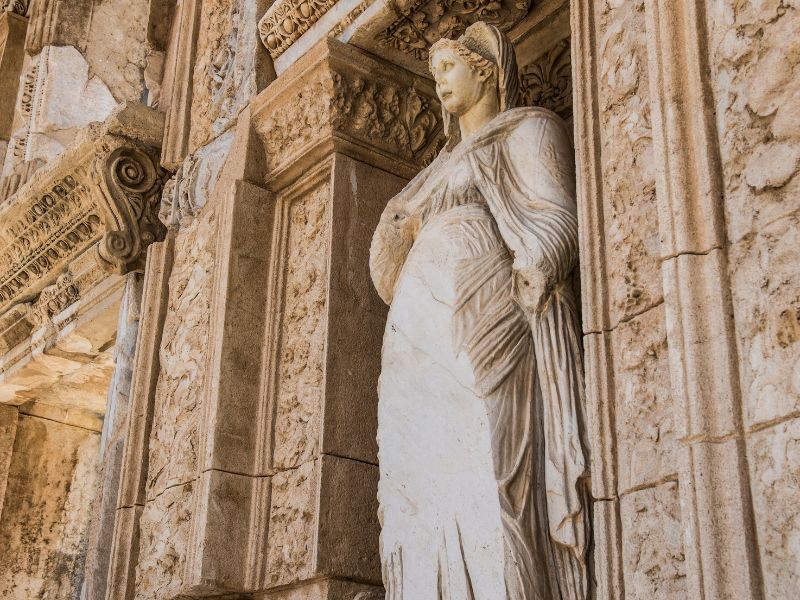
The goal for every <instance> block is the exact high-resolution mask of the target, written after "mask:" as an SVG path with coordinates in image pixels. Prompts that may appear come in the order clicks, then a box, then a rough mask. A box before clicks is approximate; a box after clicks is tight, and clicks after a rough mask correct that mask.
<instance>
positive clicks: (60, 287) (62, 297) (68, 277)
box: [33, 272, 80, 324]
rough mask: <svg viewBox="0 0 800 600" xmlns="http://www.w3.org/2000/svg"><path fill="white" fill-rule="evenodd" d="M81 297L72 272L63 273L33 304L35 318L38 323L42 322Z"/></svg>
mask: <svg viewBox="0 0 800 600" xmlns="http://www.w3.org/2000/svg"><path fill="white" fill-rule="evenodd" d="M78 298H80V293H79V292H78V286H77V285H75V282H74V281H73V280H72V274H71V273H69V272H67V273H63V274H62V275H60V276H59V277H58V279H56V282H55V283H54V284H53V285H49V286H47V287H46V288H44V289H43V290H42V293H41V294H39V298H38V300H36V302H35V303H34V304H33V319H34V321H35V322H36V324H41V323H43V322H45V321H47V320H48V319H50V318H51V317H53V315H57V314H58V313H60V312H61V311H62V310H64V309H65V308H67V307H68V306H70V305H71V304H73V303H74V302H76V301H77V300H78Z"/></svg>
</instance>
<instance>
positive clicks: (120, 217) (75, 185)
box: [0, 136, 165, 316]
mask: <svg viewBox="0 0 800 600" xmlns="http://www.w3.org/2000/svg"><path fill="white" fill-rule="evenodd" d="M163 178H164V172H163V171H162V170H161V168H160V167H159V166H158V155H157V152H156V151H154V150H151V149H145V148H140V147H138V146H137V145H135V144H131V143H130V141H129V140H126V139H125V138H120V137H116V136H106V137H104V138H102V139H101V140H99V141H88V142H85V143H84V144H82V145H80V146H78V147H77V148H75V149H74V150H73V151H71V152H68V153H66V154H65V155H64V156H63V160H62V161H59V163H57V164H55V165H53V166H52V168H50V169H48V170H47V171H45V170H40V171H39V172H38V173H37V174H36V175H35V176H34V177H33V178H32V180H31V181H30V182H28V184H26V185H25V186H24V187H22V188H21V189H20V190H19V191H18V192H17V193H16V194H15V195H14V196H12V197H11V199H10V200H9V202H7V203H6V204H5V205H4V207H3V209H2V211H0V314H2V313H3V312H5V311H6V310H7V309H8V308H10V307H12V306H13V305H14V304H17V303H20V302H27V301H30V300H32V299H34V298H36V296H37V295H39V304H40V305H45V306H47V307H49V308H47V310H49V311H51V312H52V310H56V308H58V307H59V306H60V307H61V310H63V308H64V307H66V306H67V305H68V303H69V302H70V301H73V300H74V299H75V298H74V293H73V290H71V288H70V286H69V284H66V283H65V281H62V280H59V279H58V278H59V276H61V275H62V273H64V270H65V269H66V267H67V266H68V265H69V264H70V263H72V261H74V260H75V259H76V258H78V257H79V256H81V255H83V254H84V253H85V252H86V251H88V250H90V248H91V247H92V246H93V245H94V244H97V252H98V260H99V261H100V263H101V264H102V266H103V268H104V269H105V270H106V271H108V272H120V273H122V272H126V271H129V270H134V269H139V268H141V267H142V266H143V261H144V251H145V249H146V248H147V246H148V245H149V244H150V243H152V242H153V241H156V240H160V239H161V238H162V237H163V236H164V234H165V228H164V226H163V224H161V223H160V222H159V221H158V216H157V213H158V202H159V200H160V193H161V186H162V181H163ZM59 281H60V282H61V283H59ZM53 285H55V286H56V287H55V288H53V287H52V286H53ZM44 290H49V291H47V293H45V292H44ZM42 294H44V296H42ZM56 305H58V306H56ZM39 314H40V316H41V315H42V314H43V313H42V312H41V311H39Z"/></svg>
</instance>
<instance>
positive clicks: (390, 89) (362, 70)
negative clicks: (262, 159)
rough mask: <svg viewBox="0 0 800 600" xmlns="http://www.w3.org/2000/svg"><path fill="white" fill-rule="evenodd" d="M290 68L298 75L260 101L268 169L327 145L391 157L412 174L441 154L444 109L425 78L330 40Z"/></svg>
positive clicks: (260, 127)
mask: <svg viewBox="0 0 800 600" xmlns="http://www.w3.org/2000/svg"><path fill="white" fill-rule="evenodd" d="M313 63H316V64H313ZM293 69H296V72H297V74H298V75H299V76H298V77H292V76H290V77H286V78H285V80H284V85H283V86H282V87H280V88H278V87H276V86H271V87H270V88H268V89H267V90H265V92H264V93H262V96H261V98H259V99H258V100H257V101H256V103H255V106H256V107H257V108H256V109H255V111H254V112H255V113H256V115H257V116H256V117H255V119H254V121H255V123H256V129H257V131H259V133H260V134H261V138H262V140H263V143H264V147H265V150H266V158H267V166H268V170H269V171H270V172H272V173H274V172H277V171H280V170H281V169H282V168H284V167H285V166H287V165H288V164H290V163H292V162H293V161H295V160H296V159H297V158H298V157H300V156H301V155H308V156H311V155H310V154H309V151H311V150H313V149H315V147H318V146H320V145H321V144H325V143H329V142H330V143H333V145H334V146H336V145H339V146H348V147H349V148H351V149H353V150H356V149H357V148H364V149H369V150H370V152H372V153H373V155H374V154H375V153H377V154H381V155H383V156H385V157H391V159H392V160H393V161H394V163H395V164H396V165H400V166H401V167H403V166H407V167H408V172H409V173H412V174H413V172H416V171H417V170H418V169H419V168H420V167H421V166H423V165H425V164H427V162H429V160H430V158H431V156H433V154H434V153H435V152H436V150H437V149H438V146H437V141H438V138H439V137H440V133H441V111H440V108H439V103H438V100H436V96H435V92H434V90H433V86H432V84H431V83H430V82H429V81H428V80H425V79H423V78H420V77H416V76H414V75H412V74H411V73H409V72H408V71H405V70H403V69H399V68H397V67H395V66H394V65H389V64H386V63H383V62H382V61H377V60H375V59H374V58H373V57H371V56H368V55H366V54H365V53H363V52H360V51H359V50H357V49H355V48H352V47H350V46H345V45H343V44H341V43H340V42H337V41H336V40H333V39H328V40H326V41H323V42H321V43H320V44H318V45H317V46H316V47H315V48H314V49H313V50H312V51H311V52H309V53H308V54H307V55H306V56H305V57H303V60H302V61H299V62H298V63H297V64H295V65H294V66H293Z"/></svg>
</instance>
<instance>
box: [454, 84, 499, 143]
mask: <svg viewBox="0 0 800 600" xmlns="http://www.w3.org/2000/svg"><path fill="white" fill-rule="evenodd" d="M499 112H500V105H499V102H498V99H497V94H495V93H487V94H484V95H483V97H482V98H481V99H480V100H478V102H476V103H475V104H474V105H473V106H472V108H470V109H469V110H468V111H467V112H465V113H464V114H463V115H461V116H460V117H459V118H458V126H459V128H460V129H461V139H464V138H465V137H467V136H469V135H471V134H473V133H475V132H476V131H479V130H480V129H481V128H482V127H483V126H484V125H486V124H487V123H488V122H489V121H491V120H492V119H494V118H495V117H496V116H497V115H498V113H499Z"/></svg>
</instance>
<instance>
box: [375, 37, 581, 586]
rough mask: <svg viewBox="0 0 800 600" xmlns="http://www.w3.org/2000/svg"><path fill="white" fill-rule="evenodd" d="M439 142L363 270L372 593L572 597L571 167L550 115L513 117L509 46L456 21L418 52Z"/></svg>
mask: <svg viewBox="0 0 800 600" xmlns="http://www.w3.org/2000/svg"><path fill="white" fill-rule="evenodd" d="M429 64H430V69H431V72H432V74H433V76H434V78H435V79H436V89H437V93H438V95H439V97H440V99H441V101H442V107H443V116H444V121H445V127H446V131H447V134H448V143H447V145H446V146H445V148H444V149H443V150H442V151H441V153H440V154H439V155H438V157H437V158H436V159H435V160H434V162H433V163H432V164H431V165H430V166H428V167H427V168H426V169H425V170H423V171H422V172H421V173H420V174H419V175H418V176H417V177H416V178H415V179H413V180H412V181H411V182H410V183H409V184H408V185H407V186H406V188H405V189H404V190H403V191H402V192H401V193H400V194H398V195H397V196H396V197H394V198H393V199H392V200H390V201H389V203H388V205H387V207H386V209H385V211H384V213H383V216H382V218H381V221H380V224H379V225H378V227H377V229H376V231H375V235H374V238H373V241H372V247H371V253H370V270H371V274H372V279H373V282H374V284H375V287H376V289H377V290H378V293H379V294H380V296H381V297H382V298H383V300H384V301H385V302H386V303H387V304H389V305H390V306H391V308H390V311H389V316H388V321H387V324H386V332H385V336H384V342H383V358H382V371H381V379H380V384H379V406H378V443H379V452H380V453H379V458H380V483H379V491H378V498H379V501H380V517H381V524H382V532H381V541H380V549H381V561H382V566H383V579H384V584H385V586H386V593H387V595H386V597H387V600H439V599H453V600H461V599H464V600H472V599H476V600H502V599H510V600H585V599H587V598H588V597H589V587H590V585H591V583H590V577H589V574H588V569H587V563H588V560H587V559H588V552H589V550H588V549H589V546H590V530H589V510H588V504H587V503H588V491H587V489H588V487H587V486H588V481H587V480H588V476H589V465H588V455H587V452H586V444H585V442H584V439H583V436H584V431H585V425H584V390H583V365H582V356H581V344H580V328H579V319H578V311H577V306H576V299H575V296H574V292H573V289H572V272H573V270H574V269H575V268H576V266H577V255H578V225H577V218H576V199H575V174H574V164H573V155H572V148H571V146H570V142H569V134H568V131H567V129H566V127H565V125H564V123H563V121H562V120H561V119H560V118H559V117H558V116H557V115H555V114H554V113H552V112H550V111H548V110H545V109H541V108H517V105H518V101H519V96H520V90H519V81H518V75H517V67H516V60H515V56H514V50H513V47H512V46H511V44H510V42H509V41H508V39H507V38H506V37H505V35H504V34H502V33H501V32H500V31H499V30H498V29H497V28H495V27H493V26H491V25H487V24H485V23H476V24H474V25H472V26H470V27H469V28H468V29H467V31H466V33H465V34H464V35H463V36H461V37H460V38H459V39H458V40H457V41H455V40H449V39H442V40H440V41H439V42H437V43H436V44H434V45H433V46H432V48H431V51H430V59H429Z"/></svg>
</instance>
